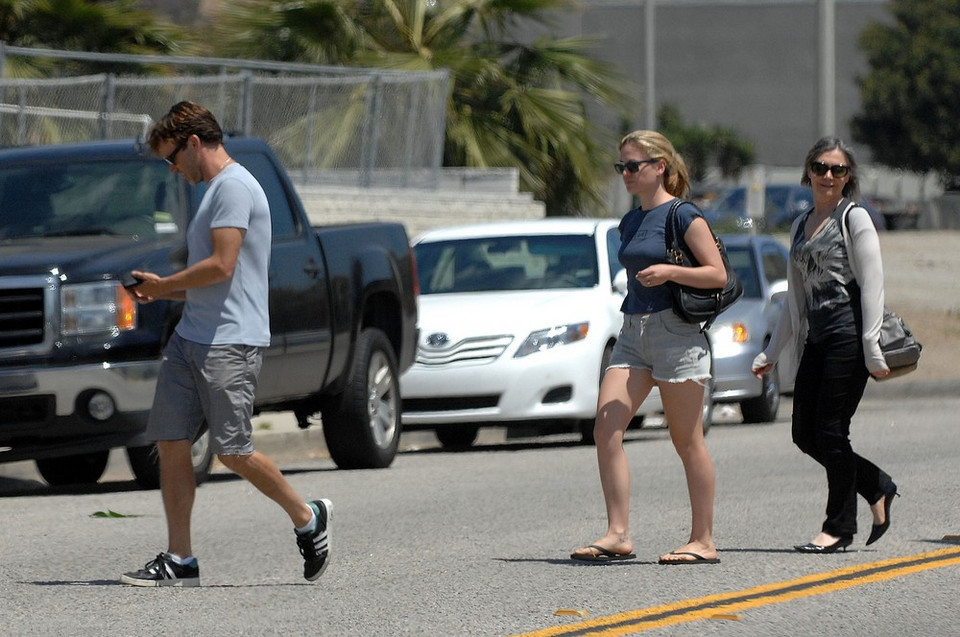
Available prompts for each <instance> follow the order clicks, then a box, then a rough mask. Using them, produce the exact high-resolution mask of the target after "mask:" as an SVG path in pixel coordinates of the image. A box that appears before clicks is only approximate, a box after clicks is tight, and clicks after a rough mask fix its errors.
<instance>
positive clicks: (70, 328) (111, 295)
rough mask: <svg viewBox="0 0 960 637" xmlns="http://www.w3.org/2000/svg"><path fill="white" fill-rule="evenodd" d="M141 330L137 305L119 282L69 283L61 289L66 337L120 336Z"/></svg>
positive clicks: (64, 333)
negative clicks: (138, 327) (127, 331)
mask: <svg viewBox="0 0 960 637" xmlns="http://www.w3.org/2000/svg"><path fill="white" fill-rule="evenodd" d="M136 326H137V304H136V302H135V301H134V300H133V299H132V298H130V295H129V294H127V293H126V291H124V289H123V286H121V285H120V283H118V282H117V281H99V282H96V283H69V284H65V285H63V286H62V287H61V288H60V332H61V333H62V334H63V335H64V336H77V335H86V334H98V333H108V334H118V333H120V332H123V331H126V330H132V329H133V328H135V327H136Z"/></svg>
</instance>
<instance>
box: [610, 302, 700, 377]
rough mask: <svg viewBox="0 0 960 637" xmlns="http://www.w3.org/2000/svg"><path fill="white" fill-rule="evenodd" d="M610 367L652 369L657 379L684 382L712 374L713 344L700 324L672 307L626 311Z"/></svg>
mask: <svg viewBox="0 0 960 637" xmlns="http://www.w3.org/2000/svg"><path fill="white" fill-rule="evenodd" d="M608 367H636V368H639V369H649V370H650V372H651V373H652V374H653V378H654V380H658V381H665V382H669V383H681V382H683V381H687V380H696V381H703V380H706V379H708V378H710V348H709V345H708V343H707V337H706V336H705V335H704V334H701V333H700V326H699V325H697V324H694V323H687V322H686V321H684V320H683V319H681V318H680V317H679V316H677V315H676V314H675V313H674V312H673V310H672V309H667V310H663V311H661V312H655V313H654V314H625V315H624V316H623V327H622V328H621V329H620V338H618V339H617V342H616V344H615V345H614V346H613V354H612V355H611V356H610V363H609V365H608Z"/></svg>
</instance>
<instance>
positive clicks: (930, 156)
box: [851, 0, 960, 188]
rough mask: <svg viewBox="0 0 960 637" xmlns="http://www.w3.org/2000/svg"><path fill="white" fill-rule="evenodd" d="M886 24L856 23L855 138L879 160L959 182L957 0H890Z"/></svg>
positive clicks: (959, 15)
mask: <svg viewBox="0 0 960 637" xmlns="http://www.w3.org/2000/svg"><path fill="white" fill-rule="evenodd" d="M889 8H890V11H891V13H892V15H893V18H894V22H893V23H892V24H881V23H874V24H871V25H869V26H867V28H865V29H864V31H863V32H862V34H861V36H860V40H859V43H860V47H861V48H862V49H863V50H864V51H865V52H866V54H867V61H868V64H869V67H870V71H869V73H868V74H867V75H866V76H864V77H861V78H859V84H860V93H861V102H862V105H863V110H862V112H861V113H860V114H858V115H856V116H855V117H854V118H853V120H852V122H851V134H852V137H853V139H854V140H855V141H857V142H860V143H862V144H864V145H865V146H867V147H868V148H870V150H871V152H872V154H873V158H874V159H875V160H876V161H877V162H879V163H882V164H884V165H887V166H890V167H894V168H903V169H906V170H913V171H917V172H926V171H936V172H939V173H940V174H941V175H942V176H943V178H944V182H945V183H946V185H947V186H948V187H950V186H952V187H954V188H956V187H960V117H958V113H960V0H892V1H891V2H890V4H889Z"/></svg>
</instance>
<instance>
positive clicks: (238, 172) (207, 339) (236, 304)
mask: <svg viewBox="0 0 960 637" xmlns="http://www.w3.org/2000/svg"><path fill="white" fill-rule="evenodd" d="M214 228H242V229H244V230H245V231H246V232H245V234H244V237H243V243H242V244H241V246H240V254H239V255H238V256H237V264H236V267H235V268H234V271H233V276H232V277H230V278H229V279H227V280H225V281H221V282H220V283H217V284H214V285H209V286H206V287H202V288H195V289H190V290H187V302H186V305H185V306H184V308H183V316H182V317H181V319H180V323H179V324H178V325H177V333H178V334H179V335H180V336H182V337H183V338H185V339H187V340H189V341H193V342H195V343H201V344H203V345H253V346H256V347H266V346H268V345H269V344H270V312H269V304H268V301H269V284H268V281H267V276H268V270H269V266H270V244H271V226H270V206H269V204H268V203H267V196H266V195H265V194H264V192H263V188H262V187H261V186H260V184H259V183H258V182H257V180H256V179H255V178H254V176H253V175H251V174H250V172H249V171H248V170H247V169H246V168H244V167H243V166H241V165H240V164H236V163H232V164H230V165H228V166H227V167H226V168H224V169H223V170H222V171H220V174H218V175H217V176H216V177H214V178H213V179H211V180H210V182H209V184H208V187H207V191H206V193H204V195H203V199H202V200H201V202H200V208H199V209H198V210H197V215H196V217H194V219H193V221H192V222H191V223H190V227H189V228H187V250H188V261H187V265H188V266H191V265H193V264H194V263H197V262H198V261H202V260H203V259H206V258H207V257H209V256H210V255H211V254H212V253H213V242H212V240H211V236H210V231H211V230H212V229H214Z"/></svg>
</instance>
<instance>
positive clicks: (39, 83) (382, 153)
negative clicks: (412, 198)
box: [0, 44, 449, 187]
mask: <svg viewBox="0 0 960 637" xmlns="http://www.w3.org/2000/svg"><path fill="white" fill-rule="evenodd" d="M12 56H28V57H41V58H55V59H56V58H65V59H80V60H84V61H86V62H87V63H88V64H96V63H103V64H111V65H113V67H115V66H116V65H117V64H118V63H121V64H123V63H127V64H131V65H145V64H149V65H151V66H152V67H157V66H158V65H163V66H165V67H168V68H169V69H172V70H173V72H175V73H176V74H175V75H170V76H137V75H132V74H131V75H121V74H116V73H102V74H97V75H89V76H82V77H69V78H55V79H31V80H13V79H0V146H24V145H35V144H49V143H62V142H80V141H88V140H95V139H124V138H137V137H140V138H142V137H143V136H144V135H145V134H146V131H147V130H148V129H149V125H150V123H151V122H152V121H153V118H156V117H159V116H160V115H162V114H164V113H166V112H167V110H168V109H169V108H170V106H171V105H173V104H174V103H176V102H178V101H181V100H184V99H190V100H193V101H195V102H197V103H199V104H203V105H204V106H206V107H207V108H209V109H210V110H211V111H212V112H213V113H214V114H215V115H216V116H217V119H218V120H219V121H220V124H221V126H222V127H223V129H224V131H225V132H226V133H228V134H233V135H243V136H253V137H262V138H264V139H265V140H267V142H268V143H269V144H270V145H271V146H272V147H273V149H274V150H275V151H276V152H277V154H278V156H279V157H280V159H281V161H282V162H283V163H284V165H285V167H286V168H287V170H288V171H289V172H290V174H291V175H292V176H293V177H294V179H295V180H297V181H298V183H300V184H303V185H308V184H314V183H324V184H339V185H348V186H349V185H356V186H361V187H362V186H368V185H370V184H371V181H372V176H373V175H374V174H376V182H377V185H378V186H398V187H412V186H416V187H432V186H433V185H435V183H436V181H437V180H438V179H439V173H440V167H441V164H442V158H443V142H444V131H445V126H446V102H447V93H448V82H449V76H448V73H447V72H446V71H427V72H400V71H383V70H371V69H354V68H345V67H324V66H319V65H306V64H285V63H274V62H265V61H252V60H232V59H222V58H177V57H167V56H143V55H125V54H97V53H85V52H75V51H54V50H49V49H26V48H22V47H11V46H6V45H3V44H0V74H2V71H3V68H4V66H5V64H6V62H7V59H8V58H9V57H12ZM186 67H190V68H193V69H197V70H198V71H199V72H197V73H193V74H184V73H183V70H184V68H186Z"/></svg>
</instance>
